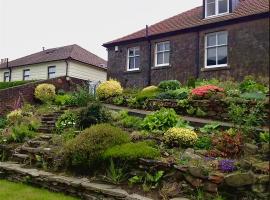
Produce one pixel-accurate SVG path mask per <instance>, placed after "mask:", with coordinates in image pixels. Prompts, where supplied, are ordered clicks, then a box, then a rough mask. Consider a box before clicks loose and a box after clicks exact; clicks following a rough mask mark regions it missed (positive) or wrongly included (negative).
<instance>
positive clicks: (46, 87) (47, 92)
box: [35, 83, 56, 103]
mask: <svg viewBox="0 0 270 200" xmlns="http://www.w3.org/2000/svg"><path fill="white" fill-rule="evenodd" d="M55 96H56V94H55V86H54V85H52V84H47V83H43V84H40V85H38V86H37V87H36V89H35V97H36V98H37V99H39V100H41V101H42V102H43V103H47V102H51V101H53V100H54V99H55Z"/></svg>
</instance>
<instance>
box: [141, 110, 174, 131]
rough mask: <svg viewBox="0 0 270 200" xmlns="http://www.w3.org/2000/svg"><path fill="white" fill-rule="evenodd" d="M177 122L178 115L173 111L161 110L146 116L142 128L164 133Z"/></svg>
mask: <svg viewBox="0 0 270 200" xmlns="http://www.w3.org/2000/svg"><path fill="white" fill-rule="evenodd" d="M177 122H178V115H177V114H176V112H175V111H174V110H173V109H166V108H162V109H161V110H159V111H156V112H154V113H151V114H149V115H147V116H146V117H145V118H144V120H143V122H142V127H143V129H145V130H148V131H155V130H161V131H166V130H168V129H169V128H171V127H174V126H175V125H176V124H177Z"/></svg>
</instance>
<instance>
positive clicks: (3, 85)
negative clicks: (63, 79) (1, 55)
mask: <svg viewBox="0 0 270 200" xmlns="http://www.w3.org/2000/svg"><path fill="white" fill-rule="evenodd" d="M30 82H33V81H13V82H1V83H0V90H2V89H7V88H11V87H15V86H19V85H23V84H26V83H30Z"/></svg>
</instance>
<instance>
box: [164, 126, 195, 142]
mask: <svg viewBox="0 0 270 200" xmlns="http://www.w3.org/2000/svg"><path fill="white" fill-rule="evenodd" d="M197 139H198V136H197V134H196V133H195V132H194V131H193V130H191V129H187V128H175V127H174V128H170V129H169V130H167V131H166V132H165V134H164V140H165V142H166V143H167V144H170V145H175V144H176V145H183V146H192V145H194V144H195V142H196V141H197Z"/></svg>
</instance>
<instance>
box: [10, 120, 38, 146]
mask: <svg viewBox="0 0 270 200" xmlns="http://www.w3.org/2000/svg"><path fill="white" fill-rule="evenodd" d="M34 135H35V132H34V131H32V130H30V129H29V125H27V124H20V125H16V126H14V127H12V134H11V138H9V139H8V141H9V142H19V143H21V142H24V141H25V140H26V139H31V138H33V137H34Z"/></svg>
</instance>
